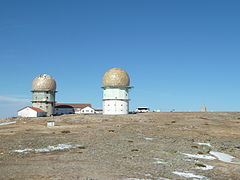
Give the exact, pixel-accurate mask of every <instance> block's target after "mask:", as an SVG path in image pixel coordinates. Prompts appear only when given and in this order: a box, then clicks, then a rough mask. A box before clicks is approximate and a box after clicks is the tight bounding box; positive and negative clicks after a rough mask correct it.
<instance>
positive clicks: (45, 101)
mask: <svg viewBox="0 0 240 180" xmlns="http://www.w3.org/2000/svg"><path fill="white" fill-rule="evenodd" d="M56 92H57V91H56V81H55V80H54V79H53V78H52V77H51V76H49V75H47V74H41V75H39V76H38V77H36V78H35V79H34V80H33V82H32V106H33V107H36V108H39V109H42V110H44V111H46V112H47V116H51V115H53V114H54V108H55V94H56Z"/></svg>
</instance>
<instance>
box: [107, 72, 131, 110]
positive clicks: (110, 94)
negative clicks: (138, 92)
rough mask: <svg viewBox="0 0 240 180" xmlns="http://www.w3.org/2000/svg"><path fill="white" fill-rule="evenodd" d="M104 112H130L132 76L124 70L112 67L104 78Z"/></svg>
mask: <svg viewBox="0 0 240 180" xmlns="http://www.w3.org/2000/svg"><path fill="white" fill-rule="evenodd" d="M102 85H103V87H102V88H103V114H128V111H129V98H128V90H129V89H130V88H131V87H130V86H129V85H130V78H129V76H128V74H127V72H125V71H124V70H122V69H120V68H112V69H110V70H109V71H107V72H106V73H105V74H104V76H103V80H102Z"/></svg>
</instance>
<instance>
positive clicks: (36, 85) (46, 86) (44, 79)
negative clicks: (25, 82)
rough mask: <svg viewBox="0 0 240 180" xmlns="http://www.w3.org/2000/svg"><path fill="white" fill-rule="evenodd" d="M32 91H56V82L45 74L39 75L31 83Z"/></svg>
mask: <svg viewBox="0 0 240 180" xmlns="http://www.w3.org/2000/svg"><path fill="white" fill-rule="evenodd" d="M32 90H34V91H42V90H43V91H56V81H55V80H54V79H53V78H52V77H51V76H49V75H47V74H41V75H39V76H38V77H36V78H35V79H34V80H33V82H32Z"/></svg>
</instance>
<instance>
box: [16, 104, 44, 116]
mask: <svg viewBox="0 0 240 180" xmlns="http://www.w3.org/2000/svg"><path fill="white" fill-rule="evenodd" d="M18 116H19V117H44V116H47V112H46V111H43V110H42V109H39V108H36V107H31V106H27V107H24V108H22V109H20V110H18Z"/></svg>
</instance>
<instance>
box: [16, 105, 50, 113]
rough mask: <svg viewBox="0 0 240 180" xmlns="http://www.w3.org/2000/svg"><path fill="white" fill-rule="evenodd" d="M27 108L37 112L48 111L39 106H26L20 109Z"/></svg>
mask: <svg viewBox="0 0 240 180" xmlns="http://www.w3.org/2000/svg"><path fill="white" fill-rule="evenodd" d="M25 108H31V109H32V110H34V111H37V112H46V111H44V110H42V109H39V108H36V107H32V106H26V107H24V108H22V109H19V110H18V111H21V110H23V109H25Z"/></svg>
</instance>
